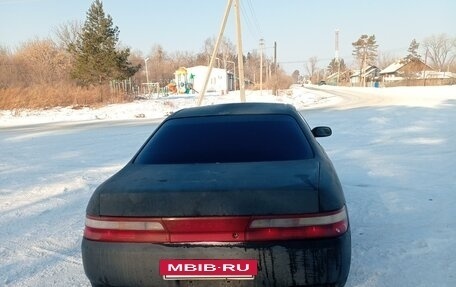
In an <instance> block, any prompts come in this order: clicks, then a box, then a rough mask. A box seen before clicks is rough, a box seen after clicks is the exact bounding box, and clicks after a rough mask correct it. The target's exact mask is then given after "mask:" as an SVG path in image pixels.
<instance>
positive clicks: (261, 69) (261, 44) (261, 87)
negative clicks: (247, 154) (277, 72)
mask: <svg viewBox="0 0 456 287" xmlns="http://www.w3.org/2000/svg"><path fill="white" fill-rule="evenodd" d="M263 46H264V39H260V96H262V95H263Z"/></svg>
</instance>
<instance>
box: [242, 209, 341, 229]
mask: <svg viewBox="0 0 456 287" xmlns="http://www.w3.org/2000/svg"><path fill="white" fill-rule="evenodd" d="M344 220H347V212H346V210H345V207H343V208H342V209H340V210H338V211H336V212H335V213H334V212H333V213H329V214H326V215H317V216H315V215H310V216H307V217H302V216H296V217H288V218H280V217H279V218H277V217H268V218H261V217H260V218H257V219H253V220H252V222H251V223H250V228H289V227H304V226H315V225H329V224H334V223H337V222H340V221H344Z"/></svg>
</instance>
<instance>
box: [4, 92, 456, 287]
mask: <svg viewBox="0 0 456 287" xmlns="http://www.w3.org/2000/svg"><path fill="white" fill-rule="evenodd" d="M411 89H412V90H410V89H405V88H404V89H391V90H388V93H385V92H384V91H383V89H378V90H372V89H363V90H361V91H359V90H358V89H347V88H345V89H342V88H339V89H336V88H332V87H323V88H319V90H308V89H302V88H295V89H294V90H293V93H294V95H295V96H294V97H293V100H294V101H295V103H296V105H297V106H299V107H300V108H301V109H303V114H304V116H305V118H306V119H307V120H308V122H309V124H310V125H311V126H316V125H329V126H331V127H332V128H333V136H331V137H329V138H324V139H321V140H320V142H321V144H322V145H323V146H324V147H325V148H326V150H327V152H328V154H329V155H330V157H331V158H332V159H333V162H334V164H335V166H336V169H337V170H338V172H339V176H340V178H341V181H342V183H343V186H344V189H345V195H346V199H347V204H348V208H349V213H350V219H351V228H352V236H353V239H352V243H353V257H352V266H351V272H350V276H349V280H348V283H347V286H385V287H386V286H426V287H427V286H456V249H455V248H454V246H455V244H456V211H455V206H456V180H455V178H456V112H455V111H456V89H455V87H448V90H444V91H441V90H439V91H437V89H427V90H424V91H423V89H420V90H413V88H411ZM328 93H329V94H328ZM396 93H397V94H396ZM334 97H337V98H340V99H341V100H339V101H332V102H331V104H330V105H329V107H328V105H326V106H327V107H325V108H323V109H308V107H307V106H308V105H311V104H309V103H312V102H315V103H316V104H318V103H319V102H320V103H321V102H324V101H326V100H327V99H330V98H334ZM306 98H311V100H309V101H307V100H306ZM235 100H236V99H235ZM169 101H172V100H169ZM279 101H281V100H279ZM303 103H305V104H303ZM304 105H305V106H304ZM176 106H177V104H176ZM108 112H109V111H108ZM135 113H136V112H135ZM1 121H2V118H1V117H0V123H1ZM159 121H160V120H154V119H146V120H142V119H141V120H139V119H136V120H124V121H88V122H66V123H65V122H58V123H44V124H39V125H31V124H29V125H26V126H15V125H11V124H9V125H8V126H7V127H1V125H0V156H1V159H2V160H1V161H0V242H1V243H0V286H89V284H88V281H87V279H86V278H85V276H84V272H83V269H82V263H81V255H80V241H81V235H82V230H83V225H84V212H85V206H86V203H87V201H88V199H89V197H90V194H91V192H92V191H93V189H94V188H95V187H96V186H97V185H98V184H99V183H101V182H102V181H103V180H105V179H106V178H107V177H109V176H110V175H112V174H113V173H114V172H115V171H117V170H118V169H120V168H121V167H122V166H123V165H124V164H125V163H126V162H127V161H128V160H129V159H130V157H131V156H132V155H133V154H134V153H135V152H136V150H137V149H138V148H139V146H140V145H141V144H142V143H143V142H144V140H145V139H146V138H147V137H148V135H150V133H151V132H152V130H153V129H154V128H155V127H156V125H157V124H158V123H159ZM23 122H27V120H26V119H21V123H23Z"/></svg>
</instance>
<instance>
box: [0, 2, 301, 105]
mask: <svg viewBox="0 0 456 287" xmlns="http://www.w3.org/2000/svg"><path fill="white" fill-rule="evenodd" d="M119 33H120V30H119V28H118V27H117V26H115V25H114V21H113V19H112V17H111V16H110V15H109V14H106V13H105V12H104V9H103V3H102V1H101V0H95V1H94V2H93V3H92V5H91V6H90V8H89V9H88V11H87V13H86V19H85V22H84V23H80V22H78V21H69V22H66V23H62V24H61V25H59V26H58V27H56V28H55V30H54V36H55V37H53V38H54V39H52V38H48V39H33V40H30V41H28V42H25V43H23V44H22V45H20V46H19V47H18V48H16V49H15V50H11V49H8V48H6V47H1V46H0V109H12V108H38V107H39V108H43V107H51V106H70V105H73V106H84V105H94V104H97V103H114V102H122V101H128V100H131V99H133V98H134V96H135V95H136V94H139V93H142V92H143V91H142V90H141V87H142V83H145V82H146V74H147V75H148V77H149V82H155V83H160V85H161V86H165V85H166V84H168V83H169V82H170V81H171V80H172V79H173V78H174V72H175V71H176V70H177V69H178V68H179V67H191V66H196V65H208V63H209V60H210V56H211V54H212V50H213V48H214V46H215V37H210V38H208V39H206V40H205V42H204V43H203V45H202V49H201V51H200V52H197V53H194V52H187V51H178V52H168V51H166V50H165V49H164V48H163V47H162V46H161V45H159V44H156V45H155V46H153V47H152V48H151V50H150V52H149V53H148V54H146V55H144V54H143V53H142V52H140V51H131V50H130V49H129V48H127V47H122V46H121V45H120V44H119ZM146 59H147V65H145V60H146ZM243 60H244V65H245V68H244V69H245V77H246V80H247V81H248V83H249V84H250V85H248V87H249V88H255V87H256V84H257V82H258V79H259V67H260V55H259V53H258V52H257V51H253V52H249V53H247V54H246V55H244V56H243ZM215 65H216V67H219V68H225V69H227V70H228V71H233V70H234V69H235V68H237V53H236V49H235V45H234V44H233V43H232V42H231V41H230V40H229V39H227V38H224V39H223V41H222V44H221V47H220V48H219V51H218V55H217V60H216V64H215ZM271 65H272V60H271V59H269V58H267V57H266V58H264V66H265V67H266V69H264V71H263V73H264V75H263V79H265V82H264V83H263V87H265V88H266V89H267V88H272V86H273V84H274V81H277V79H279V80H278V83H279V88H288V87H289V85H290V84H291V83H292V79H291V77H290V76H288V75H286V73H285V72H284V71H283V70H282V69H281V68H280V67H278V69H277V76H275V77H272V75H271V71H272V68H271ZM146 66H147V69H148V71H147V73H146V70H145V69H146ZM237 86H239V85H237ZM116 87H117V88H116ZM118 87H120V88H118Z"/></svg>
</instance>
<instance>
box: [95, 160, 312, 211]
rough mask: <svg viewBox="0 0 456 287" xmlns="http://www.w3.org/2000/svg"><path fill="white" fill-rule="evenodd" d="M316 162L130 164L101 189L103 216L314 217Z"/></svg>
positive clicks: (100, 198) (100, 197)
mask: <svg viewBox="0 0 456 287" xmlns="http://www.w3.org/2000/svg"><path fill="white" fill-rule="evenodd" d="M318 175H319V163H318V161H316V160H314V159H311V160H299V161H286V162H268V163H265V162H256V163H223V164H180V165H171V164H170V165H139V164H129V165H128V166H126V167H125V168H124V169H123V170H121V171H120V172H119V173H118V174H116V175H114V176H113V177H112V178H111V179H109V180H108V181H107V182H105V184H103V186H102V187H101V191H100V195H99V200H100V203H99V204H100V216H124V217H201V216H245V215H275V214H276V215H278V214H303V213H314V212H318V210H319V201H318Z"/></svg>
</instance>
